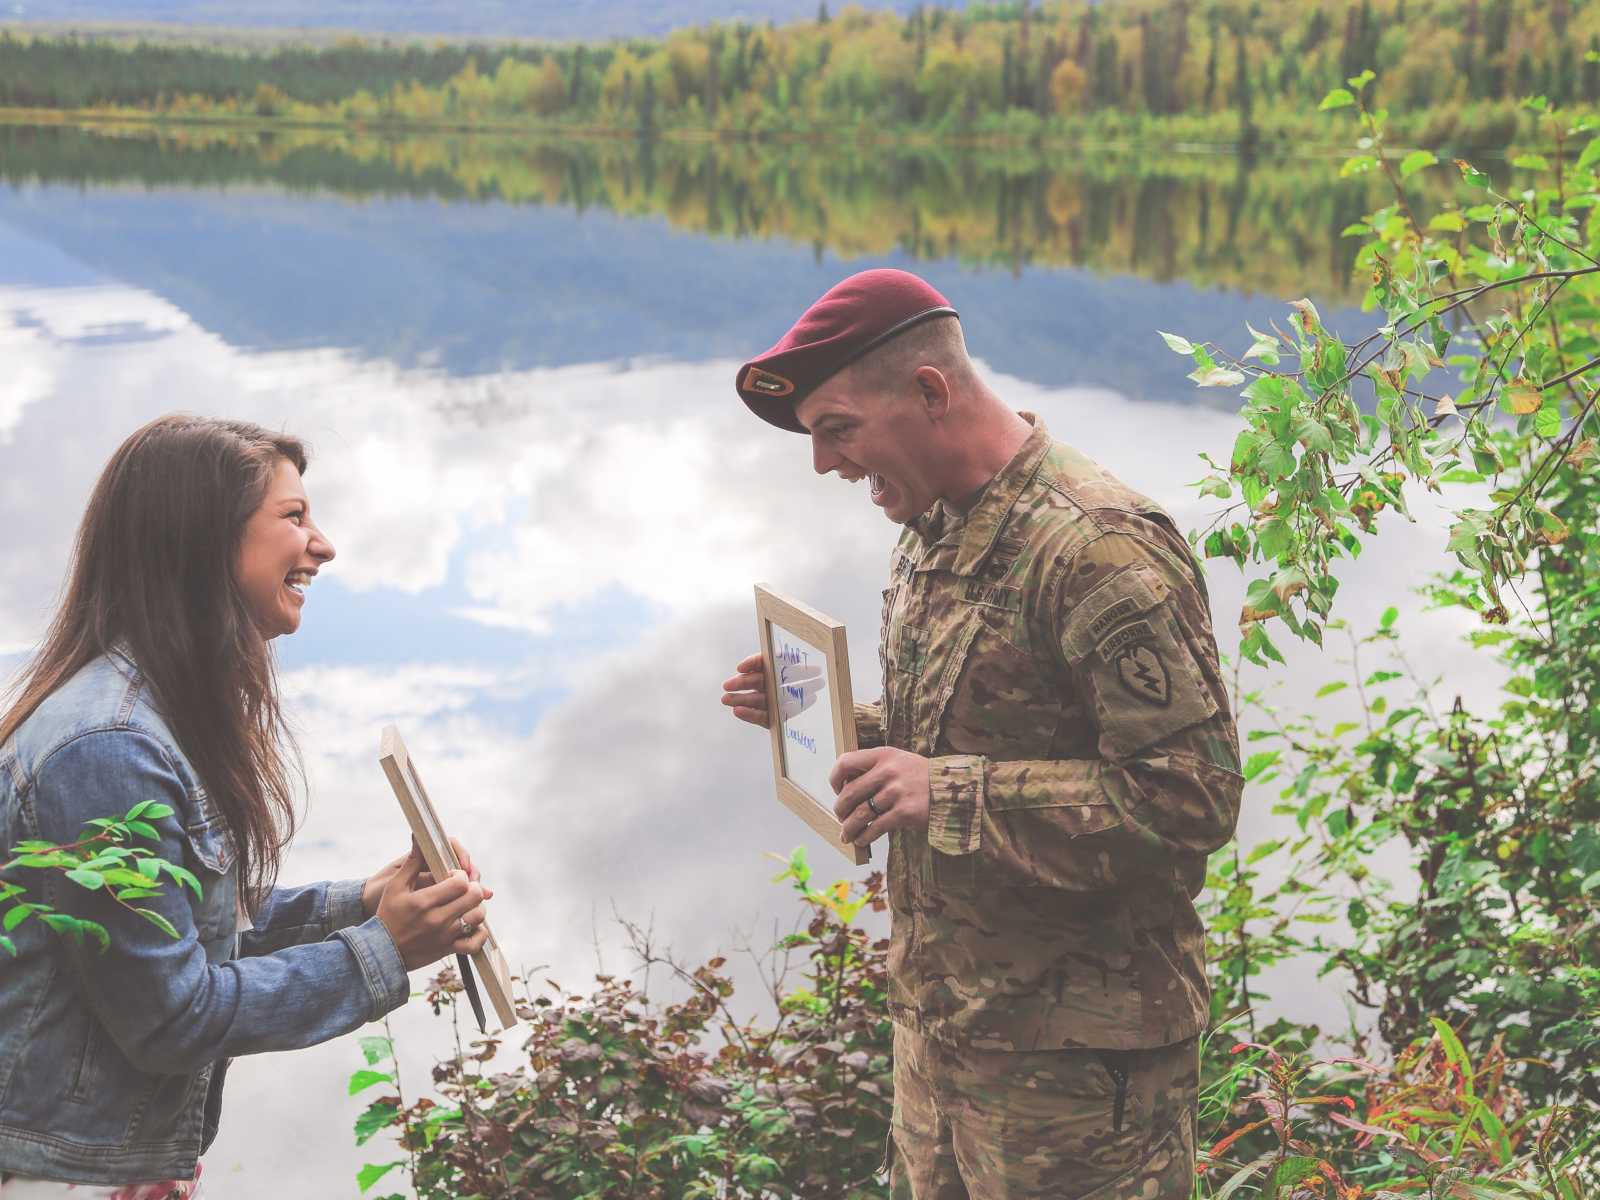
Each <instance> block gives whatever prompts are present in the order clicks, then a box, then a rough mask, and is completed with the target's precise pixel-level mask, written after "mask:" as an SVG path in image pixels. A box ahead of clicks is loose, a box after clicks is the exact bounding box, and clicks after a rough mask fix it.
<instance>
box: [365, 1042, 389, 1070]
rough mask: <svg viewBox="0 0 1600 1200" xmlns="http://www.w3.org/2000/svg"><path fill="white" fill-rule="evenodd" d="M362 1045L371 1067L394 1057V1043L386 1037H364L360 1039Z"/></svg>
mask: <svg viewBox="0 0 1600 1200" xmlns="http://www.w3.org/2000/svg"><path fill="white" fill-rule="evenodd" d="M360 1046H361V1053H362V1055H363V1056H364V1057H365V1058H366V1060H367V1065H368V1066H369V1067H371V1066H376V1065H377V1064H378V1063H381V1062H387V1061H388V1060H389V1059H391V1058H393V1057H394V1043H393V1042H392V1041H390V1040H389V1039H388V1038H386V1037H364V1038H362V1039H360Z"/></svg>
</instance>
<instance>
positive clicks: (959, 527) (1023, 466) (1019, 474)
mask: <svg viewBox="0 0 1600 1200" xmlns="http://www.w3.org/2000/svg"><path fill="white" fill-rule="evenodd" d="M1019 415H1020V416H1021V417H1022V419H1023V420H1024V421H1026V422H1028V424H1030V425H1032V426H1033V432H1032V433H1030V434H1029V435H1028V440H1027V441H1025V442H1023V443H1022V445H1021V447H1019V448H1018V450H1017V452H1016V454H1014V455H1012V457H1011V461H1010V462H1008V463H1007V464H1006V465H1005V466H1004V467H1002V468H1000V471H999V473H998V474H996V475H995V477H994V478H993V479H991V480H989V483H988V485H987V486H986V487H985V488H984V489H983V491H982V492H981V493H980V494H979V496H978V499H977V502H976V503H975V504H973V506H972V508H971V509H970V510H969V511H968V512H967V513H966V515H965V516H963V515H962V514H961V513H959V512H957V511H956V510H955V509H953V508H951V507H950V506H948V505H947V504H945V502H944V501H943V500H940V501H939V502H938V503H936V504H935V505H934V506H933V508H931V509H930V510H929V511H928V512H926V513H924V514H923V515H922V516H920V517H918V518H917V519H916V520H915V521H913V522H911V528H912V530H913V531H914V532H915V533H916V534H917V535H918V536H919V537H921V538H922V540H923V541H924V542H927V543H930V544H933V543H937V542H942V541H951V540H954V539H956V538H959V539H960V545H959V548H958V549H957V551H956V561H955V565H954V567H953V568H952V569H953V570H954V571H955V573H956V574H957V575H971V574H973V573H974V572H975V571H977V569H978V568H979V567H980V566H982V565H983V561H984V559H986V558H988V556H989V552H990V551H991V550H993V549H994V544H995V540H996V539H997V538H998V537H999V536H1000V530H1001V528H1002V527H1003V526H1004V525H1005V523H1006V518H1007V517H1009V516H1010V515H1011V510H1012V508H1014V507H1015V506H1016V503H1017V498H1018V497H1019V496H1021V495H1022V489H1023V488H1025V487H1027V486H1028V483H1029V482H1030V481H1031V480H1032V479H1033V476H1034V473H1035V472H1036V471H1038V469H1039V463H1040V462H1041V461H1042V460H1043V459H1044V456H1045V454H1046V452H1048V451H1049V449H1050V431H1049V430H1047V429H1046V428H1045V427H1044V422H1043V421H1041V420H1040V419H1039V418H1038V417H1037V416H1035V415H1034V414H1033V413H1029V412H1025V413H1021V414H1019Z"/></svg>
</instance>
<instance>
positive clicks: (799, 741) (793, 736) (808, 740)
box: [789, 729, 817, 754]
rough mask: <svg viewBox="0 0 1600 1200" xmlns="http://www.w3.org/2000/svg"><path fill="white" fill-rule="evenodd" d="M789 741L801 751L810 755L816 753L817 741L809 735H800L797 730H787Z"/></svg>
mask: <svg viewBox="0 0 1600 1200" xmlns="http://www.w3.org/2000/svg"><path fill="white" fill-rule="evenodd" d="M789 740H790V741H791V742H794V743H795V744H796V745H798V746H799V747H800V748H801V749H802V750H809V751H810V752H811V753H812V754H815V753H816V752H817V739H816V738H814V737H812V736H811V735H810V734H806V733H801V732H800V731H799V730H798V729H791V730H789Z"/></svg>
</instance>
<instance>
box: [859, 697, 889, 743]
mask: <svg viewBox="0 0 1600 1200" xmlns="http://www.w3.org/2000/svg"><path fill="white" fill-rule="evenodd" d="M855 707H856V748H857V749H860V750H871V749H874V748H875V747H878V746H881V745H883V705H882V704H881V703H873V704H864V703H862V702H861V701H860V700H857V701H856V706H855Z"/></svg>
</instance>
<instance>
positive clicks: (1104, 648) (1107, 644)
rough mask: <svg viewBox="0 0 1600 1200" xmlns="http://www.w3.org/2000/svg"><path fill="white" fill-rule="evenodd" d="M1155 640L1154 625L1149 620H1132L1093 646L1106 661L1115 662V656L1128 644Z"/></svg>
mask: <svg viewBox="0 0 1600 1200" xmlns="http://www.w3.org/2000/svg"><path fill="white" fill-rule="evenodd" d="M1155 640H1156V630H1155V626H1153V625H1151V624H1150V622H1149V621H1134V622H1132V623H1131V624H1128V625H1124V626H1123V627H1122V628H1121V629H1118V630H1116V631H1115V632H1113V633H1112V634H1111V636H1110V637H1108V638H1106V639H1105V640H1104V641H1102V642H1101V643H1100V644H1099V645H1098V646H1096V647H1095V649H1096V650H1098V651H1099V653H1100V657H1101V658H1102V659H1103V660H1105V661H1106V662H1108V663H1111V662H1115V661H1116V659H1117V656H1118V655H1119V654H1121V653H1122V652H1123V651H1124V650H1126V649H1127V648H1128V647H1129V646H1133V645H1137V644H1138V643H1140V642H1154V641H1155Z"/></svg>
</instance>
